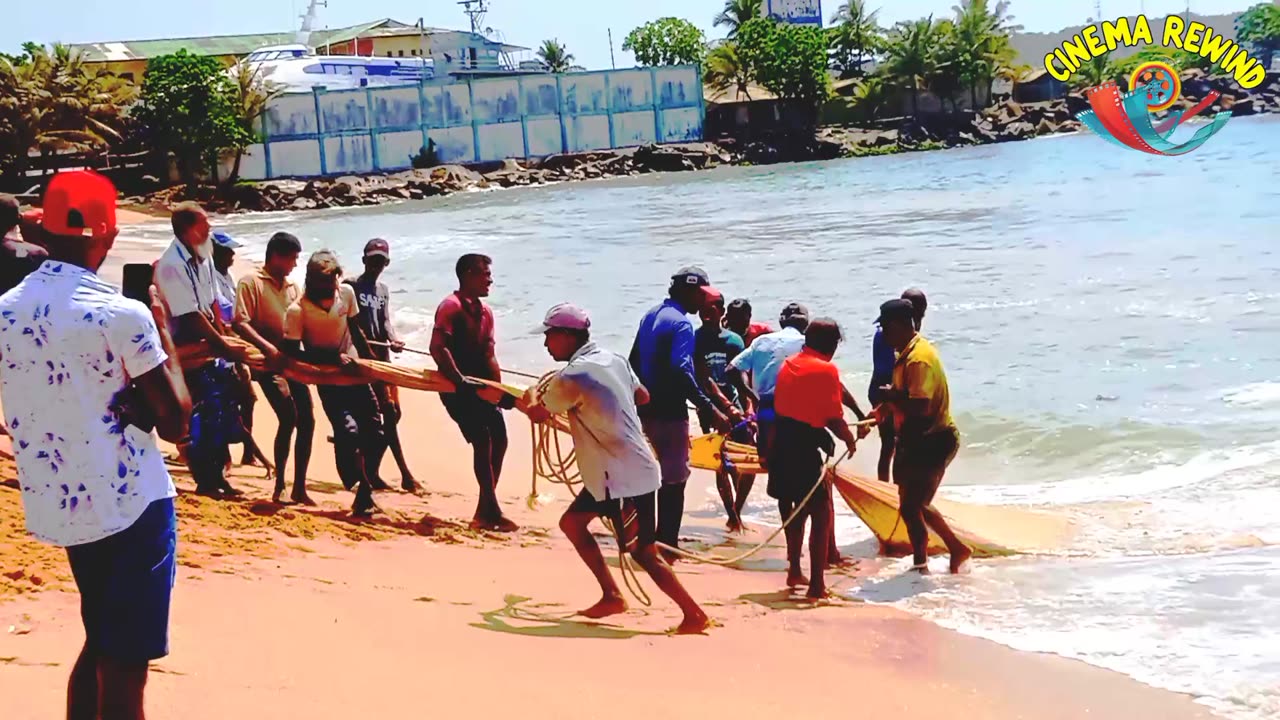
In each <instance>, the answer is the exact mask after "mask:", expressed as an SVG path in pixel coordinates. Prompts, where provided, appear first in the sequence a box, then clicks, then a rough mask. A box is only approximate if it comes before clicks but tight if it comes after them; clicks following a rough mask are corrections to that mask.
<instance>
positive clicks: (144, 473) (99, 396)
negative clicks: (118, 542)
mask: <svg viewBox="0 0 1280 720" xmlns="http://www.w3.org/2000/svg"><path fill="white" fill-rule="evenodd" d="M166 357H167V356H166V355H165V353H164V350H163V349H162V348H161V344H160V338H159V335H158V334H157V332H156V328H155V322H154V320H153V319H152V317H151V313H150V311H149V310H148V309H147V308H146V307H144V306H143V305H142V304H141V303H138V302H135V301H133V300H129V299H126V298H124V297H123V296H121V295H120V294H119V293H118V292H117V291H116V290H115V288H113V287H111V286H110V285H108V284H107V283H106V282H104V281H102V280H101V279H100V278H98V276H97V275H95V274H93V273H91V272H89V271H88V270H85V269H83V268H79V267H76V266H74V265H68V264H65V263H59V262H53V261H49V262H46V263H45V264H44V265H42V266H41V267H40V268H39V269H38V270H37V271H36V272H34V273H32V274H31V275H30V276H28V277H27V279H26V280H24V281H23V282H22V283H20V284H19V285H18V287H16V288H14V289H13V290H11V291H9V292H7V293H5V294H4V295H3V296H0V358H2V360H0V383H2V388H3V389H2V392H3V399H4V410H5V420H6V422H7V424H8V427H9V432H10V434H11V435H12V436H13V442H14V455H15V458H16V460H17V464H18V477H19V480H20V482H21V485H22V493H23V502H24V504H25V505H26V517H27V527H28V529H29V530H30V532H31V533H32V534H33V535H35V536H36V537H37V538H39V539H41V540H44V541H46V542H49V543H53V544H55V545H77V544H81V543H87V542H93V541H95V540H99V539H102V538H104V537H108V536H110V535H113V534H115V533H116V532H119V531H121V530H124V529H125V528H127V527H129V526H130V525H131V524H132V523H133V522H134V521H135V520H137V518H138V517H139V516H140V515H141V514H142V512H143V510H145V509H146V507H147V506H148V505H149V504H150V503H151V502H153V501H155V500H160V499H164V498H166V497H173V495H174V490H173V483H172V481H171V480H170V478H169V474H168V471H167V470H166V469H165V466H164V460H163V458H162V456H161V455H160V453H159V451H158V450H157V448H156V444H155V440H154V438H153V437H152V436H151V435H150V434H149V433H146V432H143V431H142V430H140V429H138V428H136V427H133V426H124V425H122V424H121V422H120V418H119V417H118V415H117V414H116V412H115V411H114V410H113V409H112V405H113V401H114V399H115V397H116V395H117V393H119V392H120V391H121V390H123V389H125V388H126V386H127V385H128V383H129V381H130V379H133V378H138V377H141V376H142V375H144V374H146V373H148V372H150V371H151V370H153V369H154V368H156V367H157V366H159V365H160V364H161V363H163V362H164V361H165V359H166Z"/></svg>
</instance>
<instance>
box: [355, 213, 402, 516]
mask: <svg viewBox="0 0 1280 720" xmlns="http://www.w3.org/2000/svg"><path fill="white" fill-rule="evenodd" d="M390 264H391V244H390V243H388V242H387V241H386V240H383V239H382V238H374V239H373V240H370V241H369V242H367V243H365V246H364V273H362V274H361V275H360V276H359V277H356V278H352V279H349V280H347V284H348V285H350V286H351V287H352V288H353V289H355V291H356V302H357V303H359V305H360V315H359V317H358V320H357V322H358V323H359V325H360V330H361V331H362V332H363V333H364V337H365V339H366V340H367V341H368V343H369V352H371V353H372V354H373V355H372V358H373V359H374V360H381V361H383V362H388V361H390V360H391V353H398V352H401V351H403V350H404V342H403V341H401V340H400V336H399V335H397V334H396V329H395V325H394V324H393V323H392V321H391V291H390V290H388V289H387V285H386V283H384V282H382V281H381V279H380V278H381V277H382V273H383V271H384V270H386V269H387V266H388V265H390ZM373 390H374V393H376V394H377V396H378V407H379V409H380V410H381V411H382V421H383V433H384V434H385V435H386V437H387V444H388V447H389V448H390V450H391V455H392V456H393V457H395V459H396V465H398V466H399V467H400V487H401V489H403V490H404V491H405V492H415V491H417V489H418V482H417V481H416V480H414V478H413V473H412V472H410V471H409V464H408V463H407V462H405V459H404V449H403V448H401V446H400V433H399V432H397V430H396V426H397V425H398V424H399V423H400V415H401V413H400V392H399V388H397V387H396V386H395V385H389V384H387V383H384V382H377V383H374V384H373Z"/></svg>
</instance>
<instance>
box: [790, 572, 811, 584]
mask: <svg viewBox="0 0 1280 720" xmlns="http://www.w3.org/2000/svg"><path fill="white" fill-rule="evenodd" d="M808 584H809V578H807V577H805V576H804V573H798V572H789V573H787V587H800V586H801V585H808Z"/></svg>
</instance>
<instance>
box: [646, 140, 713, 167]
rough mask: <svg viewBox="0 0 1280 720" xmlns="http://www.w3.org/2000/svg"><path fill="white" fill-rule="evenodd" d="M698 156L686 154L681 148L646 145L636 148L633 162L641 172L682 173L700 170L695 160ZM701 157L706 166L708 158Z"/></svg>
mask: <svg viewBox="0 0 1280 720" xmlns="http://www.w3.org/2000/svg"><path fill="white" fill-rule="evenodd" d="M696 156H697V154H696V153H686V152H685V151H684V150H683V149H680V148H675V147H669V146H663V145H645V146H642V147H639V148H636V151H635V154H633V155H632V156H631V160H632V162H634V163H635V166H636V169H638V170H640V171H641V172H681V171H685V170H696V169H698V165H697V164H696V163H695V161H694V160H693V157H696ZM701 157H702V160H703V164H704V165H705V164H706V156H705V155H703V156H701Z"/></svg>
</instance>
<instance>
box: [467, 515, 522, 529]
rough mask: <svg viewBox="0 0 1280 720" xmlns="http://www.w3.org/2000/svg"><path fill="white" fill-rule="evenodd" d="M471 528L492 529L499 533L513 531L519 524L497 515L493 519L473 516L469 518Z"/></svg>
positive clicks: (518, 527)
mask: <svg viewBox="0 0 1280 720" xmlns="http://www.w3.org/2000/svg"><path fill="white" fill-rule="evenodd" d="M471 528H472V529H473V530H492V531H493V532H500V533H513V532H515V531H517V530H519V529H520V526H519V525H517V524H515V523H514V522H512V521H511V520H510V519H509V518H507V517H501V516H500V517H497V518H494V519H486V518H480V517H475V518H472V519H471Z"/></svg>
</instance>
